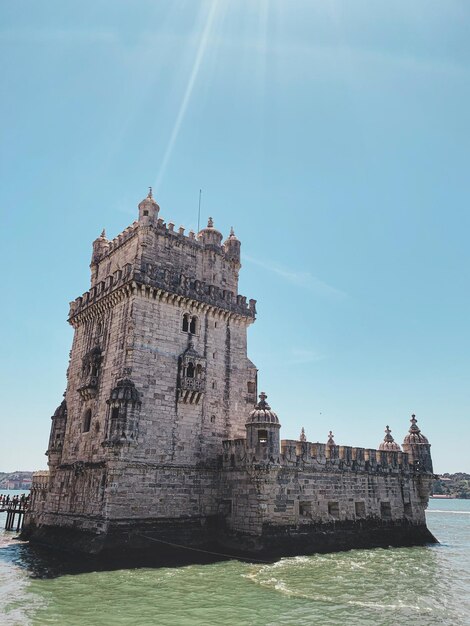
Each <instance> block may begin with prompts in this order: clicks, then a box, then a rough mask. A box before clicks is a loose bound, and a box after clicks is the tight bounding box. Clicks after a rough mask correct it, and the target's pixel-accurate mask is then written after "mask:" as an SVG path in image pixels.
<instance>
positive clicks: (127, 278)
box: [68, 263, 256, 327]
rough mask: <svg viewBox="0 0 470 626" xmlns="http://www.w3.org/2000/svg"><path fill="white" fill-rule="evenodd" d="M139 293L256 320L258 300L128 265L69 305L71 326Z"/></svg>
mask: <svg viewBox="0 0 470 626" xmlns="http://www.w3.org/2000/svg"><path fill="white" fill-rule="evenodd" d="M139 293H140V294H141V295H144V296H146V297H149V298H154V299H159V300H166V301H172V302H174V303H178V304H186V305H187V306H191V307H193V308H195V309H198V310H208V309H213V310H215V311H218V312H219V313H220V314H221V315H223V316H226V317H235V318H240V319H244V320H245V321H248V322H249V323H250V322H253V321H254V320H255V318H256V300H250V301H249V303H248V304H247V301H246V297H245V296H242V295H235V294H234V293H233V292H232V291H229V290H226V289H220V288H219V287H217V286H216V285H210V284H208V283H205V282H202V281H199V280H197V279H193V278H189V277H188V276H185V275H184V274H183V273H181V272H176V271H173V270H170V269H167V268H161V267H154V266H151V265H148V266H147V267H146V268H143V269H140V270H137V271H136V270H133V269H132V265H131V264H130V263H128V264H127V265H125V266H124V268H123V269H122V270H117V271H116V272H114V274H112V275H110V276H108V277H107V278H106V280H104V281H101V282H99V283H98V284H97V285H95V286H94V287H92V289H90V290H89V291H87V292H86V293H84V294H83V296H81V297H79V298H77V299H76V300H73V301H72V302H71V303H70V311H69V318H68V319H69V323H70V324H71V325H72V326H74V327H77V326H79V325H80V324H81V322H82V321H84V320H85V319H91V318H93V317H97V316H100V315H101V314H102V313H103V312H104V311H106V310H109V309H110V308H112V306H114V305H115V304H117V303H118V302H119V301H120V300H122V299H123V298H125V297H128V296H130V295H132V294H139Z"/></svg>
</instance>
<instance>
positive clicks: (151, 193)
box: [147, 187, 153, 198]
mask: <svg viewBox="0 0 470 626" xmlns="http://www.w3.org/2000/svg"><path fill="white" fill-rule="evenodd" d="M147 198H153V191H152V187H149V192H148V196H147Z"/></svg>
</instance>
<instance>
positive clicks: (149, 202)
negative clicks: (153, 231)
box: [139, 187, 160, 225]
mask: <svg viewBox="0 0 470 626" xmlns="http://www.w3.org/2000/svg"><path fill="white" fill-rule="evenodd" d="M159 211H160V207H159V206H158V204H157V203H156V202H155V200H154V198H153V194H152V187H149V192H148V194H147V197H146V198H144V199H143V200H142V202H140V204H139V222H140V223H141V224H145V225H147V224H153V223H154V222H155V221H156V219H157V217H158V212H159Z"/></svg>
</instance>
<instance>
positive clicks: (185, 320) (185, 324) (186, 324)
mask: <svg viewBox="0 0 470 626" xmlns="http://www.w3.org/2000/svg"><path fill="white" fill-rule="evenodd" d="M188 330H189V314H188V313H185V314H184V315H183V332H184V333H187V332H188Z"/></svg>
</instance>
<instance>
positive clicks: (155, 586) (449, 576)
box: [0, 500, 470, 626]
mask: <svg viewBox="0 0 470 626" xmlns="http://www.w3.org/2000/svg"><path fill="white" fill-rule="evenodd" d="M427 519H428V526H429V528H430V530H431V531H432V532H433V533H434V535H435V536H436V537H437V538H438V539H439V540H440V542H441V543H440V544H439V545H436V546H430V547H421V548H391V549H388V550H383V549H374V550H352V551H350V552H341V553H336V554H327V555H315V556H308V557H295V558H287V559H281V560H280V561H278V562H276V563H273V564H251V563H243V562H240V561H225V562H219V563H215V564H210V565H191V566H184V567H177V568H160V569H150V568H141V569H120V570H114V571H94V572H87V573H76V574H66V575H55V576H53V577H42V578H40V577H38V573H39V574H41V572H42V574H44V572H45V571H46V570H45V569H44V567H43V565H44V564H43V563H38V559H39V561H40V560H41V559H40V558H39V557H37V556H36V555H34V554H32V552H31V550H30V549H29V548H28V546H27V545H25V544H20V543H18V542H15V541H13V539H12V537H13V536H14V533H6V532H5V531H3V527H4V514H2V515H0V526H1V528H2V530H0V624H1V625H2V626H7V625H8V626H25V625H27V626H29V625H31V626H43V625H44V626H45V625H60V626H75V625H77V626H120V625H124V624H125V625H126V626H128V625H129V626H130V625H132V626H151V625H152V626H153V625H158V626H167V625H168V626H170V625H171V626H202V625H204V626H205V625H211V626H216V625H219V624H220V625H221V626H222V625H223V626H231V625H233V626H245V625H246V626H248V625H249V626H268V625H269V626H281V625H284V624H286V625H287V624H289V625H293V626H304V625H305V626H307V625H308V626H310V625H312V626H313V625H317V624H318V625H320V624H321V625H322V626H337V625H339V624H346V625H348V626H349V625H358V626H368V625H371V626H396V625H397V624H400V625H403V624H405V625H408V624H410V626H411V625H413V626H431V625H434V624H436V625H439V626H443V625H448V626H464V625H465V626H467V625H470V500H432V501H431V502H430V506H429V510H428V513H427Z"/></svg>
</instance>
